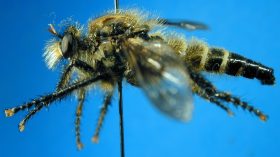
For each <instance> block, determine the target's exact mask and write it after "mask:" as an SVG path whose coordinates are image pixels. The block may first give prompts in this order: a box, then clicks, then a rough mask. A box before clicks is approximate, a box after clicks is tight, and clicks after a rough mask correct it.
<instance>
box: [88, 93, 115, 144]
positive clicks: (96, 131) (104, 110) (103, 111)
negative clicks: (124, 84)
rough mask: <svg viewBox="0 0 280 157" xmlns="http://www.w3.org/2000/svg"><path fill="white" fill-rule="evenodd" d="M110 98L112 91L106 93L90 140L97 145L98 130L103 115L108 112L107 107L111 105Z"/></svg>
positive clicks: (101, 123)
mask: <svg viewBox="0 0 280 157" xmlns="http://www.w3.org/2000/svg"><path fill="white" fill-rule="evenodd" d="M112 96H113V91H110V92H107V93H106V96H105V98H104V103H103V105H102V108H101V110H100V115H99V118H98V122H97V127H96V129H95V133H94V135H93V138H92V141H93V142H95V143H97V142H98V140H99V133H100V129H101V127H102V125H103V121H104V118H105V115H106V113H107V111H108V107H109V105H110V104H111V100H112Z"/></svg>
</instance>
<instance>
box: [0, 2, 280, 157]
mask: <svg viewBox="0 0 280 157" xmlns="http://www.w3.org/2000/svg"><path fill="white" fill-rule="evenodd" d="M120 3H121V4H120V7H121V8H140V9H144V10H147V11H151V12H152V13H156V14H157V15H160V16H161V17H166V18H171V19H190V20H197V21H202V22H204V23H206V24H207V25H209V26H210V28H211V29H210V30H209V31H196V32H192V33H189V32H186V31H182V30H178V32H180V33H184V34H185V35H186V36H187V37H191V36H193V35H194V36H197V37H198V38H201V39H203V40H205V41H207V42H208V43H209V44H210V45H215V46H219V47H225V48H227V49H229V50H231V51H234V52H238V53H239V54H242V55H244V56H246V57H248V58H251V59H254V60H256V61H260V62H262V63H263V64H265V65H268V66H270V67H273V68H274V69H275V75H276V78H277V79H279V78H280V77H279V70H280V67H279V58H280V54H279V52H280V3H279V1H277V0H263V1H261V0H259V1H256V0H246V1H244V0H212V1H207V0H196V1H195V0H192V1H190V0H166V1H164V0H154V1H143V0H121V2H120ZM112 8H113V0H102V1H101V0H100V1H97V0H84V1H82V0H80V1H73V0H67V1H66V0H63V1H56V0H36V1H35V0H25V1H15V0H10V1H5V2H4V0H1V2H0V19H1V21H0V31H1V35H0V43H1V50H0V51H1V52H0V59H1V62H0V67H1V68H0V70H1V71H0V80H1V81H0V87H1V88H0V110H1V112H3V114H1V115H0V139H1V140H0V156H10V157H18V156H22V157H23V156H26V157H33V156H34V157H38V156H41V157H49V156H60V157H62V156H68V157H74V156H75V157H82V156H96V157H108V156H119V127H118V126H119V125H118V124H119V119H118V112H117V111H118V110H117V109H118V107H117V96H115V97H114V102H113V104H112V106H111V107H110V110H109V114H108V115H107V117H106V120H105V124H104V127H103V129H102V132H101V137H100V143H99V144H92V143H91V140H90V139H91V136H92V134H93V131H94V129H95V124H96V120H97V117H98V112H99V108H100V104H101V103H102V95H101V94H100V92H98V91H96V90H95V91H92V92H91V93H90V94H89V97H88V99H87V101H86V105H85V110H84V114H83V117H82V140H83V142H84V144H85V148H84V149H83V150H82V151H78V150H77V149H76V144H75V136H74V118H75V114H74V113H75V107H76V104H77V102H76V100H75V98H74V97H72V98H68V99H67V100H65V101H62V102H61V103H55V104H53V105H52V106H51V107H50V108H49V109H48V110H43V111H41V112H40V113H39V114H37V115H36V116H35V117H33V118H32V120H31V121H30V122H29V123H28V124H27V126H26V130H25V131H24V132H23V133H20V132H19V131H18V130H17V125H18V122H19V121H20V120H21V119H22V118H23V117H24V115H25V113H24V112H20V113H19V114H17V115H15V116H14V117H12V118H5V117H4V109H5V108H8V107H12V106H16V105H20V104H21V103H23V102H24V101H27V100H30V99H31V98H34V97H36V96H38V95H39V94H46V93H49V92H51V91H53V90H54V88H55V85H56V83H57V81H58V79H59V73H60V72H59V70H55V71H51V70H48V69H47V68H46V66H45V63H44V61H43V58H42V53H43V48H44V46H45V42H46V41H47V40H48V39H49V38H50V37H51V36H50V34H49V33H48V31H47V28H48V26H47V24H48V23H53V22H55V23H59V21H61V20H63V19H66V18H67V17H73V18H74V19H76V20H78V21H80V22H81V23H82V24H87V21H88V18H90V17H96V16H97V15H102V14H103V13H104V12H105V11H106V10H110V9H112ZM176 31H177V30H176ZM207 76H208V78H209V79H210V80H212V81H213V82H214V83H215V84H216V85H217V86H218V87H219V88H220V89H223V90H226V91H231V93H234V94H235V95H238V96H240V97H241V98H244V100H247V101H249V102H250V103H252V104H253V105H254V106H256V107H259V108H261V109H262V110H263V111H264V112H265V113H267V114H269V120H268V122H266V123H263V122H261V121H260V120H259V119H258V118H256V117H255V116H254V115H252V114H250V113H248V112H244V111H242V110H241V109H238V110H235V109H234V111H235V113H236V116H235V117H233V118H231V117H229V116H227V114H226V113H224V111H222V110H221V109H219V108H218V107H216V106H215V105H212V104H210V103H208V102H206V101H204V100H202V99H201V98H198V97H196V96H195V111H194V116H193V118H192V121H190V122H189V123H179V122H176V121H174V120H171V119H169V118H167V117H166V116H164V115H163V114H161V113H160V112H158V111H157V110H156V109H155V108H154V107H153V106H152V105H151V104H150V102H149V100H147V98H146V97H145V95H144V94H143V93H142V91H141V90H139V89H135V88H134V87H132V86H130V85H128V84H127V83H126V84H125V87H124V90H125V92H124V116H125V144H126V155H127V156H128V157H137V156H139V157H163V156H174V157H180V156H190V157H192V156H195V157H209V156H213V157H216V156H226V157H237V156H238V157H263V156H280V153H279V148H280V139H279V138H280V134H279V132H280V124H279V119H280V114H279V111H280V107H279V106H280V105H279V91H280V90H279V85H278V84H276V85H275V86H261V85H260V83H259V82H258V81H256V80H248V79H243V78H234V77H230V76H216V75H213V74H211V75H207Z"/></svg>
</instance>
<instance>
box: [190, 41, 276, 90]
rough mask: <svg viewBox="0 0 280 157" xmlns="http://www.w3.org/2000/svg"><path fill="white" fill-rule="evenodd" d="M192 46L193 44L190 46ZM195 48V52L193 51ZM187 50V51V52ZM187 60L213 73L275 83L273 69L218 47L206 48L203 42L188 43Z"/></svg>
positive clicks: (196, 67)
mask: <svg viewBox="0 0 280 157" xmlns="http://www.w3.org/2000/svg"><path fill="white" fill-rule="evenodd" d="M192 46H194V47H193V48H192ZM194 50H196V52H194ZM188 51H189V52H188ZM186 58H187V61H189V62H190V64H191V67H193V68H194V69H196V70H199V71H201V70H204V71H208V72H215V73H226V74H228V75H232V76H243V77H246V78H249V79H254V78H256V79H258V80H260V81H261V83H262V84H267V85H272V84H274V83H275V77H274V74H273V69H272V68H269V67H266V66H264V65H262V64H260V63H257V62H255V61H252V60H250V59H247V58H245V57H242V56H240V55H238V54H235V53H230V52H228V51H227V50H224V49H219V48H208V47H207V46H206V45H204V44H201V43H200V44H199V43H196V44H193V45H189V46H188V48H187V53H186Z"/></svg>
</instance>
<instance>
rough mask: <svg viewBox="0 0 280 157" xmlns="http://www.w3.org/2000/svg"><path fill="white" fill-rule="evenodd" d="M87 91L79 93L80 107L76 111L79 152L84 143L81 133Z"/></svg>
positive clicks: (82, 90)
mask: <svg viewBox="0 0 280 157" xmlns="http://www.w3.org/2000/svg"><path fill="white" fill-rule="evenodd" d="M85 93H86V92H85V90H84V89H81V90H79V91H78V101H79V104H78V107H77V109H76V119H75V132H76V143H77V147H78V149H79V150H81V149H82V148H83V143H82V142H81V137H80V135H81V133H80V125H81V116H82V110H83V105H84V101H85Z"/></svg>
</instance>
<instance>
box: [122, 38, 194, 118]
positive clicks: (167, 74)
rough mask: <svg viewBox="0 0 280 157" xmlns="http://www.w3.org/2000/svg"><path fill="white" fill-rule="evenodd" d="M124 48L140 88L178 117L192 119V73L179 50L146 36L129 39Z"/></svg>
mask: <svg viewBox="0 0 280 157" xmlns="http://www.w3.org/2000/svg"><path fill="white" fill-rule="evenodd" d="M123 47H124V52H125V53H126V55H127V57H128V61H129V64H130V65H131V66H132V68H133V69H134V70H135V74H136V78H137V81H138V82H139V85H140V87H141V88H142V89H143V90H144V92H145V93H146V95H147V96H148V97H149V98H150V100H151V101H152V102H153V104H154V105H155V106H156V107H157V108H158V109H160V110H161V111H162V112H164V113H166V114H167V115H169V116H171V117H173V118H175V119H178V120H184V121H186V120H189V119H190V118H191V115H192V110H193V103H192V92H191V89H190V87H189V76H188V73H187V71H186V68H184V66H183V64H182V63H181V61H180V60H179V59H178V57H177V56H176V54H175V52H173V50H172V49H171V48H170V47H169V46H168V45H166V44H164V43H162V42H160V41H152V42H146V41H143V40H142V39H129V40H128V41H127V42H125V44H124V46H123Z"/></svg>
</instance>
